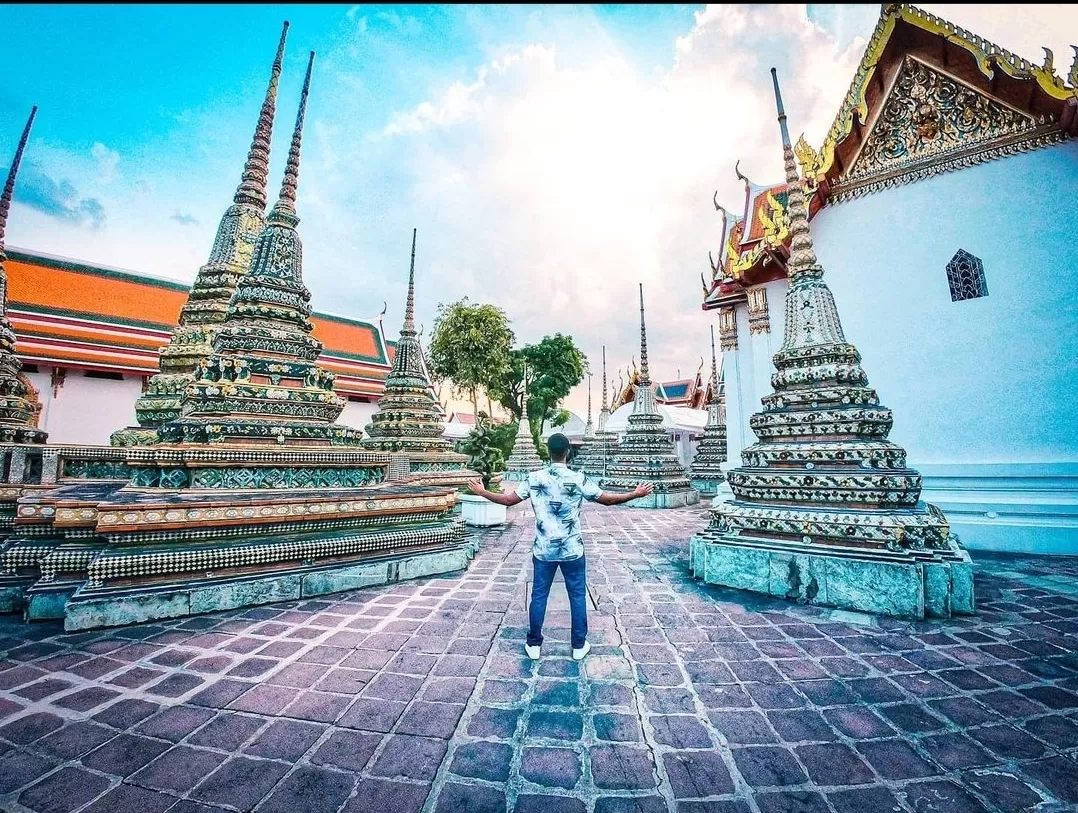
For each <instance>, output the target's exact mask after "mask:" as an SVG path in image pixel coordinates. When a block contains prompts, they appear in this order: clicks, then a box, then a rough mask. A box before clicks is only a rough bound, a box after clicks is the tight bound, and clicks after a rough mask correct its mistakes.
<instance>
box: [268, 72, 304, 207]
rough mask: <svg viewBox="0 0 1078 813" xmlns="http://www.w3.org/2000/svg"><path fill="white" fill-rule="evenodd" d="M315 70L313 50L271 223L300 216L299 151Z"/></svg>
mask: <svg viewBox="0 0 1078 813" xmlns="http://www.w3.org/2000/svg"><path fill="white" fill-rule="evenodd" d="M313 70H314V51H311V55H310V57H309V58H308V59H307V75H306V76H305V77H304V79H303V90H302V91H301V92H300V95H299V110H298V111H297V113H296V128H295V130H293V131H292V144H291V146H289V148H288V161H287V162H286V163H285V167H284V178H283V179H282V180H281V192H280V194H279V195H278V197H277V202H276V203H275V204H273V211H271V212H270V216H269V218H268V220H267V222H269V223H281V224H286V225H289V226H296V225H297V224H298V223H299V218H298V217H297V216H296V188H297V186H298V185H299V151H300V145H301V144H302V142H303V119H304V117H305V116H306V115H307V94H308V93H310V90H311V72H312V71H313Z"/></svg>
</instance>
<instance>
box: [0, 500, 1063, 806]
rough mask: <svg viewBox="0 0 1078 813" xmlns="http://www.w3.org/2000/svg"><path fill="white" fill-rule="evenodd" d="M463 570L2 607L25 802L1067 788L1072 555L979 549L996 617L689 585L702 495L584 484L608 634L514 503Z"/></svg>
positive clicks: (13, 800)
mask: <svg viewBox="0 0 1078 813" xmlns="http://www.w3.org/2000/svg"><path fill="white" fill-rule="evenodd" d="M510 519H511V524H509V525H508V526H506V527H504V528H500V529H492V530H489V531H485V532H482V533H481V534H480V536H481V537H482V549H481V551H480V553H479V555H478V556H477V557H476V559H475V560H474V561H473V562H472V564H471V566H470V568H469V570H468V571H467V572H464V573H458V574H451V575H449V576H446V577H440V578H435V579H425V580H420V581H416V582H411V583H404V584H398V585H391V586H387V587H383V588H373V589H368V590H361V591H357V592H354V593H350V594H342V595H338V596H327V597H324V598H322V599H317V600H311V601H301V602H292V603H282V604H277V605H270V606H266V607H255V608H248V609H245V610H238V611H233V612H227V613H219V614H214V615H207V616H201V617H197V618H189V619H179V620H175V621H162V622H157V623H152V624H143V625H139V626H135V627H130V628H125V629H117V630H102V631H90V632H82V633H76V634H70V635H68V634H64V633H63V632H62V631H61V630H60V628H59V626H58V625H52V624H34V625H25V624H23V623H22V622H21V621H19V620H17V619H16V618H14V617H3V618H0V810H3V811H5V813H7V811H12V813H27V812H28V811H34V813H52V811H63V813H67V811H72V813H74V811H80V812H83V811H90V812H91V813H104V811H109V813H112V812H113V811H116V813H123V812H124V811H127V810H131V811H136V810H137V811H140V813H166V811H167V813H220V811H223V810H232V811H252V812H253V813H264V812H267V811H268V812H269V813H275V812H276V811H285V810H289V811H291V810H309V811H312V813H322V811H325V813H342V811H343V813H385V812H386V811H394V813H397V811H399V812H400V813H450V812H451V811H467V813H485V812H486V811H491V812H494V811H497V813H502V812H504V813H510V811H515V812H516V813H535V812H538V811H541V813H562V811H565V813H768V812H769V811H782V813H787V812H788V811H805V813H814V811H821V813H824V812H826V813H865V812H866V811H885V812H887V813H922V811H923V812H924V813H930V812H931V813H963V812H964V811H989V813H1017V812H1018V811H1027V812H1028V813H1062V811H1067V810H1078V591H1075V590H1072V589H1070V585H1072V584H1074V583H1076V581H1078V561H1075V560H1073V559H1058V558H1057V559H1037V558H1031V557H1027V558H1021V557H999V556H997V557H987V556H978V557H975V558H976V560H977V566H978V567H977V590H978V600H979V614H978V615H977V616H976V617H973V618H963V619H950V620H946V621H929V622H906V621H899V620H894V619H873V618H870V617H868V616H864V615H861V614H858V613H844V612H837V611H830V610H826V609H820V608H812V607H806V606H798V605H791V604H787V603H785V602H779V601H775V600H771V599H766V598H759V597H754V596H750V595H747V594H743V593H738V592H736V591H729V590H719V589H714V588H708V587H704V586H701V585H699V584H697V583H695V582H693V581H692V580H691V579H689V578H688V574H687V562H686V555H687V539H688V537H689V536H690V535H691V534H692V532H693V531H694V530H695V529H697V528H698V527H700V526H701V525H702V524H703V522H704V521H705V519H704V514H703V513H702V512H701V511H700V510H697V509H685V510H675V511H665V512H663V511H637V510H624V509H622V510H618V509H603V508H600V507H598V506H589V508H588V509H587V510H586V511H585V513H584V519H583V529H584V533H585V538H586V541H587V544H588V546H589V557H590V558H589V578H590V586H591V600H592V607H591V611H590V612H591V617H590V621H591V633H590V635H589V638H590V640H591V642H592V646H593V650H592V654H591V655H590V656H589V657H588V659H587V660H586V661H585V662H584V663H583V664H580V663H577V662H574V661H573V660H571V658H570V657H569V654H570V652H569V646H568V633H569V629H568V627H569V614H568V603H567V601H566V599H565V595H564V590H563V588H562V587H561V585H555V589H554V591H553V592H552V594H551V602H550V608H549V613H548V621H547V629H546V633H547V643H546V644H545V645H544V651H543V658H542V659H541V660H540V661H538V662H532V661H530V660H528V659H527V658H525V657H524V655H523V652H522V647H521V644H522V639H523V636H524V633H525V631H526V627H527V617H526V607H525V603H524V602H525V596H526V594H527V581H528V579H529V578H530V566H529V563H530V523H531V521H532V519H531V515H530V513H529V512H528V511H527V506H524V507H522V508H518V509H514V510H513V511H512V512H511V513H510Z"/></svg>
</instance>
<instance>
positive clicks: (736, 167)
mask: <svg viewBox="0 0 1078 813" xmlns="http://www.w3.org/2000/svg"><path fill="white" fill-rule="evenodd" d="M734 174H736V175H737V178H738V180H739V181H743V182H744V183H745V184H746V185H747V186H751V185H752V181H750V180H749V179H748V178H747V177H746V176H745V175H742V174H741V159H740V158H738V159H737V163H735V164H734ZM716 194H718V193H717V192H716Z"/></svg>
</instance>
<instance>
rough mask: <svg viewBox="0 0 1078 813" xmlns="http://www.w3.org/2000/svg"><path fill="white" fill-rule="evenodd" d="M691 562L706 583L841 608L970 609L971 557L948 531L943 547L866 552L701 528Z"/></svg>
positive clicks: (911, 613) (911, 614) (912, 614)
mask: <svg viewBox="0 0 1078 813" xmlns="http://www.w3.org/2000/svg"><path fill="white" fill-rule="evenodd" d="M689 568H690V570H691V571H692V573H693V575H694V576H695V577H696V578H699V579H701V580H703V581H704V582H705V583H707V584H714V585H718V586H721V587H733V588H737V589H739V590H749V591H752V592H754V593H763V594H765V595H769V596H775V597H777V598H784V599H788V600H791V601H798V602H802V603H806V604H815V605H820V606H824V607H835V608H837V609H842V610H856V611H859V612H865V613H873V614H876V615H885V616H892V617H896V618H915V619H923V618H926V617H934V618H948V617H950V616H952V615H972V614H973V613H974V612H976V606H975V602H974V592H973V563H972V562H971V561H970V557H969V553H967V552H966V550H965V548H963V547H962V545H961V544H960V543H959V542H958V540H957V539H956V538H954V537H952V538H951V540H950V541H949V544H948V546H947V549H946V550H924V551H903V552H901V553H891V552H889V551H872V552H871V553H869V552H866V551H865V550H863V549H857V548H845V547H838V546H835V547H833V548H829V549H828V550H827V551H822V550H821V546H820V545H814V544H811V543H810V544H797V543H792V542H787V541H777V540H768V539H760V538H754V537H744V536H732V535H720V534H714V535H712V534H707V533H706V532H705V534H703V535H700V536H695V537H693V538H692V539H691V540H690V543H689Z"/></svg>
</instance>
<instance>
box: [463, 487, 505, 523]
mask: <svg viewBox="0 0 1078 813" xmlns="http://www.w3.org/2000/svg"><path fill="white" fill-rule="evenodd" d="M457 499H458V500H459V501H460V505H461V516H462V517H463V518H464V523H465V524H466V525H477V526H480V527H489V526H491V525H504V524H505V506H504V505H500V504H498V503H496V502H491V501H490V500H488V499H486V498H484V497H477V496H476V495H475V494H459V495H458V496H457Z"/></svg>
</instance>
